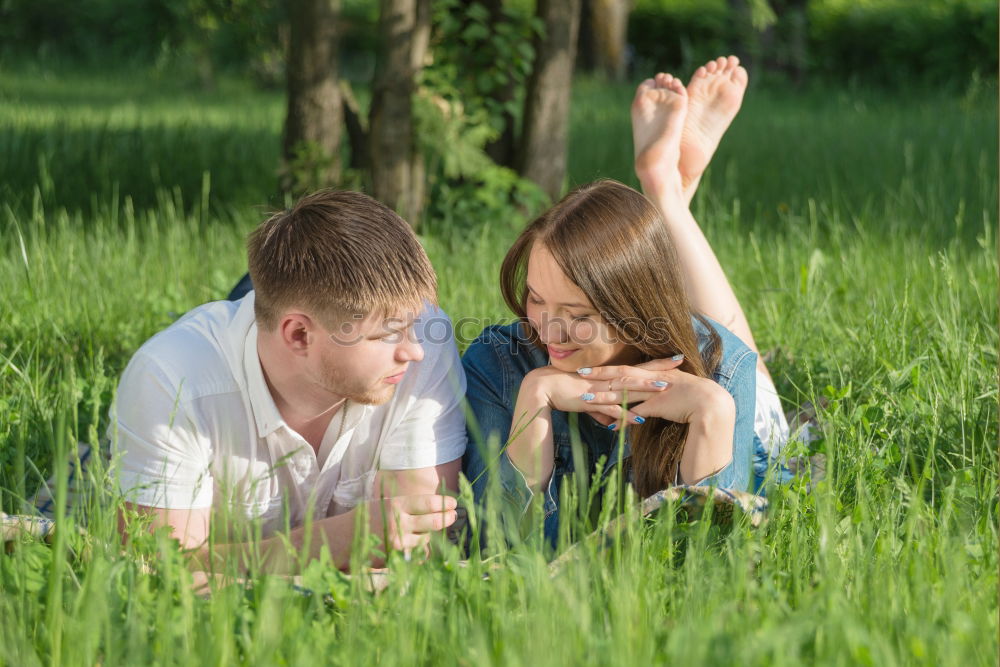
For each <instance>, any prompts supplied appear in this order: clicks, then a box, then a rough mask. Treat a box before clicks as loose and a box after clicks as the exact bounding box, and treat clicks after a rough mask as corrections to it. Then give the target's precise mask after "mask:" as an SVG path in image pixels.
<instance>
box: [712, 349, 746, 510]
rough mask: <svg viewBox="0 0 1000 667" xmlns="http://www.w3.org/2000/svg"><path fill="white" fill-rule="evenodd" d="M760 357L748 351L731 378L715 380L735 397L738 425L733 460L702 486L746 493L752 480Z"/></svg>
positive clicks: (734, 429)
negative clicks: (758, 361) (758, 362)
mask: <svg viewBox="0 0 1000 667" xmlns="http://www.w3.org/2000/svg"><path fill="white" fill-rule="evenodd" d="M756 369H757V355H756V354H754V353H753V352H750V351H749V350H748V351H747V352H746V353H744V354H743V356H742V357H741V358H740V360H739V361H738V362H737V364H736V366H735V367H734V368H733V370H732V372H731V374H730V375H729V376H728V377H726V376H719V375H717V376H716V378H715V379H716V381H717V382H718V383H719V384H720V385H722V386H723V387H724V388H725V389H726V391H728V392H729V393H730V395H731V396H732V397H733V402H734V403H735V404H736V425H735V427H734V428H733V459H732V461H730V462H729V464H728V465H727V466H726V467H725V468H723V469H722V470H720V471H719V472H717V473H715V474H714V475H712V476H710V477H706V478H705V479H703V480H701V481H699V482H697V484H698V485H700V486H715V487H718V488H723V489H735V490H737V491H747V490H749V488H750V481H751V478H752V477H753V455H754V450H755V445H754V443H755V441H757V442H759V440H758V439H757V435H756V433H755V432H754V428H753V423H754V411H755V409H756V401H757V374H756Z"/></svg>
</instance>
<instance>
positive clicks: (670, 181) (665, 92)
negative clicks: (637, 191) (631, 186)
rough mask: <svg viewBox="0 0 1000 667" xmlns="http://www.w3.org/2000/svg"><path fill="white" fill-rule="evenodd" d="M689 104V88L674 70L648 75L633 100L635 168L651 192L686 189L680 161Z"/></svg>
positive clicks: (669, 192) (665, 192)
mask: <svg viewBox="0 0 1000 667" xmlns="http://www.w3.org/2000/svg"><path fill="white" fill-rule="evenodd" d="M687 108H688V93H687V90H685V88H684V84H682V83H681V82H680V79H676V78H674V77H673V76H672V75H670V74H657V75H656V77H655V78H653V79H646V80H645V81H643V82H642V83H640V84H639V88H638V90H636V92H635V99H634V100H633V101H632V140H633V143H634V146H635V172H636V174H637V175H638V176H639V180H640V181H641V182H642V187H643V189H644V190H646V191H647V193H650V190H655V191H656V192H657V193H664V194H680V193H681V192H682V180H681V174H680V172H679V171H678V169H677V165H678V163H679V161H680V159H681V135H682V132H683V129H684V119H685V117H686V116H687ZM650 194H652V193H650Z"/></svg>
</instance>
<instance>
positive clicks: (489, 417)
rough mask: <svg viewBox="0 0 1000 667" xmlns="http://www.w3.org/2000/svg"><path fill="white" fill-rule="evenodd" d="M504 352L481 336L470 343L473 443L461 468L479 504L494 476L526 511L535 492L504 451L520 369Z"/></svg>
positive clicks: (469, 395) (513, 504)
mask: <svg viewBox="0 0 1000 667" xmlns="http://www.w3.org/2000/svg"><path fill="white" fill-rule="evenodd" d="M503 352H504V350H503V349H499V350H498V349H497V347H495V346H494V345H492V344H489V343H487V342H484V341H483V340H482V339H479V340H476V341H475V342H473V344H472V345H471V346H469V349H468V350H467V351H466V353H465V356H464V357H463V358H462V365H463V366H464V367H465V375H466V379H467V382H468V387H467V389H466V400H467V401H468V404H469V412H470V414H469V416H468V420H467V423H468V430H469V445H468V447H467V448H466V450H465V456H464V457H463V460H462V471H463V472H464V473H465V476H466V478H468V480H469V483H470V484H471V485H472V490H473V492H474V494H475V498H476V502H477V503H481V502H482V501H483V498H484V496H485V495H486V489H487V488H488V486H489V481H490V476H491V475H496V476H497V477H498V478H499V483H500V489H501V491H502V492H503V496H504V500H505V501H506V503H508V504H509V505H510V506H511V507H512V508H514V509H516V510H517V511H519V512H523V511H524V510H525V508H527V507H528V505H529V504H530V503H531V499H532V496H533V495H534V494H533V493H532V491H531V489H529V488H528V484H527V482H526V481H525V479H524V476H523V475H522V474H521V472H520V471H519V470H518V469H517V468H515V467H514V465H513V464H512V463H511V462H510V458H509V457H508V456H507V454H506V452H505V451H504V449H505V447H506V444H507V440H508V439H509V438H510V428H511V422H512V421H513V408H514V400H515V398H516V394H515V388H514V387H513V384H514V383H513V382H512V381H511V380H512V377H514V376H515V375H519V373H518V374H515V373H514V372H513V369H511V368H508V367H507V365H506V364H505V363H504V361H503V360H502V359H501V356H500V355H501V354H502V353H503ZM518 379H520V378H518Z"/></svg>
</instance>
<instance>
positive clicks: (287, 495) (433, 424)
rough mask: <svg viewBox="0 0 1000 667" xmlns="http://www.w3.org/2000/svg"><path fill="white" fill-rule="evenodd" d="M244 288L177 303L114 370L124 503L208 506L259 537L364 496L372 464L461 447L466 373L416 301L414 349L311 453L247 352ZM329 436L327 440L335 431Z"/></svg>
mask: <svg viewBox="0 0 1000 667" xmlns="http://www.w3.org/2000/svg"><path fill="white" fill-rule="evenodd" d="M253 299H254V293H253V292H250V293H249V294H248V295H247V296H246V297H244V298H243V299H241V300H240V301H236V302H229V301H217V302H213V303H208V304H205V305H203V306H200V307H198V308H195V309H194V310H192V311H190V312H189V313H187V314H186V315H184V317H182V318H181V319H179V320H178V321H177V322H175V323H174V324H172V325H171V326H170V327H168V328H167V329H166V330H164V331H162V332H160V333H158V334H157V335H155V336H153V337H152V338H151V339H149V340H148V341H147V342H146V343H145V344H143V346H142V347H141V348H139V350H138V352H136V353H135V356H133V357H132V360H131V361H130V362H129V364H128V367H126V369H125V372H124V374H123V375H122V378H121V382H120V384H119V386H118V396H117V402H116V406H115V407H113V408H112V419H111V426H110V427H109V438H110V440H111V442H112V447H113V449H114V448H115V447H116V448H117V452H118V454H119V457H120V465H119V479H120V482H119V484H120V488H121V491H122V493H123V494H124V495H125V498H126V500H129V501H130V502H133V503H136V504H139V505H145V506H148V507H157V508H165V509H196V508H209V507H212V508H214V509H216V510H225V511H227V512H230V513H231V514H230V515H231V516H233V517H234V518H249V519H261V520H262V530H263V534H264V535H268V534H271V533H273V532H274V531H275V530H276V529H278V528H280V527H281V526H282V525H283V511H284V510H283V504H285V503H287V508H288V512H289V518H290V522H291V525H292V526H295V525H299V524H301V523H302V522H303V521H304V519H305V517H306V512H307V511H308V509H309V507H310V506H312V507H314V510H313V516H314V518H322V517H325V516H330V515H333V514H339V513H341V512H345V511H347V510H348V509H350V508H351V507H354V506H355V505H357V504H358V503H360V502H362V501H363V500H366V499H368V498H370V497H371V496H372V491H373V488H372V487H373V482H374V477H375V473H376V471H377V470H378V469H382V470H410V469H414V468H427V467H432V466H435V465H439V464H442V463H447V462H449V461H453V460H455V459H457V458H459V457H461V456H462V454H463V453H464V452H465V445H466V431H465V416H464V412H463V409H462V405H461V402H462V397H463V396H464V395H465V375H464V373H463V372H462V365H461V363H460V362H459V357H458V350H457V349H456V347H455V341H454V336H453V334H452V329H451V322H450V321H449V320H448V317H447V316H446V315H445V314H444V312H443V311H441V310H440V309H438V308H434V307H428V308H427V309H425V310H424V312H423V313H421V315H420V317H419V318H418V320H417V322H416V323H415V325H414V333H415V335H416V336H417V338H418V340H420V341H421V342H422V345H423V349H424V358H423V360H421V361H420V362H418V363H415V364H412V365H411V367H410V370H409V371H408V372H407V373H406V375H405V376H404V377H403V380H402V381H401V382H400V383H399V384H398V385H397V386H396V391H395V393H394V395H393V397H392V398H391V399H390V400H389V401H388V402H387V403H385V404H382V405H378V406H371V405H360V404H357V403H354V402H351V403H349V405H348V407H347V409H346V411H345V410H344V409H341V410H340V411H339V412H338V413H337V414H336V415H335V416H334V417H333V419H332V420H331V422H330V425H329V427H328V428H327V430H326V435H325V436H324V438H323V442H322V444H321V446H320V451H319V456H318V457H317V455H316V452H315V451H314V450H313V448H312V447H311V446H310V445H309V443H308V442H306V441H305V439H304V438H302V436H300V435H299V434H298V433H296V432H295V431H293V430H292V429H291V428H289V427H288V425H287V424H285V421H284V419H282V417H281V414H280V413H279V412H278V408H277V406H276V405H275V404H274V400H273V399H272V398H271V394H270V392H269V391H268V389H267V384H266V383H265V381H264V374H263V371H262V370H261V366H260V359H259V357H258V356H257V324H256V322H255V319H254V312H253ZM338 434H340V437H339V438H338V437H337V436H338Z"/></svg>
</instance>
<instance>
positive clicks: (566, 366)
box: [549, 354, 580, 373]
mask: <svg viewBox="0 0 1000 667" xmlns="http://www.w3.org/2000/svg"><path fill="white" fill-rule="evenodd" d="M575 356H576V355H575V354H571V355H570V356H568V357H566V358H565V359H553V358H552V357H549V365H550V366H552V368H555V369H556V370H560V371H566V372H567V373H575V372H576V369H578V368H580V366H579V365H578V364H576V363H575V361H574V359H573V357H575Z"/></svg>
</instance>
